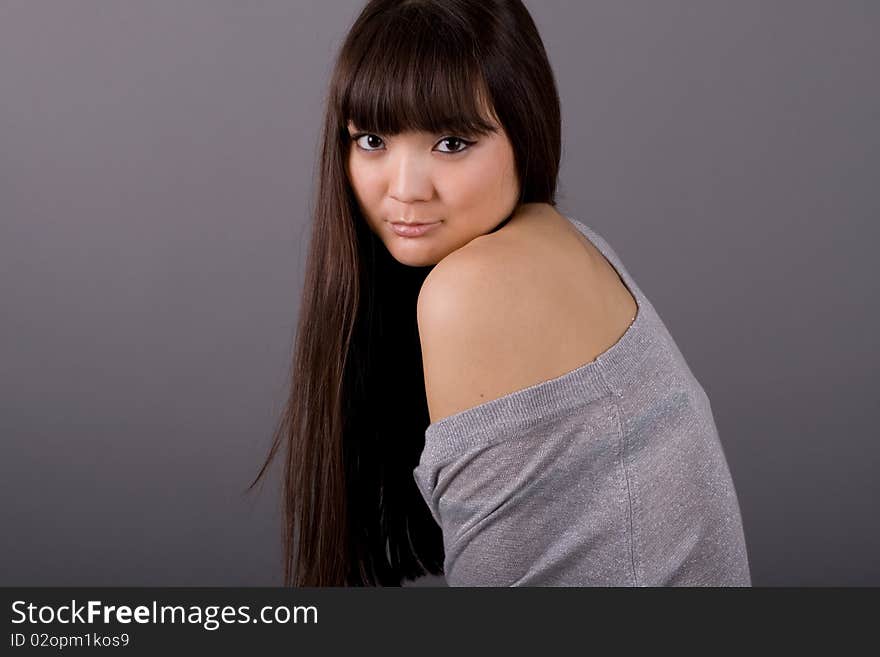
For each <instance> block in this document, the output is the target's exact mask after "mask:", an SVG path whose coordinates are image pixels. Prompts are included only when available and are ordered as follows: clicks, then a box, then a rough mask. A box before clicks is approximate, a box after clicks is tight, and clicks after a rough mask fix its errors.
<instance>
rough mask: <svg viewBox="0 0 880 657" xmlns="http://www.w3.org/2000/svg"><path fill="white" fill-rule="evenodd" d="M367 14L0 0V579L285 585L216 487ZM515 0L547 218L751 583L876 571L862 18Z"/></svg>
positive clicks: (294, 254) (875, 50)
mask: <svg viewBox="0 0 880 657" xmlns="http://www.w3.org/2000/svg"><path fill="white" fill-rule="evenodd" d="M360 6H361V2H353V1H345V2H343V1H339V0H335V1H334V2H318V1H314V2H304V1H300V2H290V1H288V2H281V1H271V2H270V1H263V2H249V3H242V2H232V1H231V0H225V1H223V2H220V1H217V0H210V1H209V0H201V1H193V0H191V1H187V2H180V1H178V0H174V1H171V0H161V1H158V0H150V1H149V2H147V1H146V0H143V1H141V2H105V1H100V2H99V1H85V0H78V1H72V2H67V1H60V0H57V1H55V2H48V1H37V2H33V1H26V0H17V1H10V0H2V1H0V219H2V221H0V303H2V323H0V436H2V442H0V444H2V454H0V482H2V483H0V486H2V488H0V499H2V503H0V505H2V506H0V526H2V527H3V530H2V532H0V534H2V539H0V540H2V548H0V583H2V584H5V585H50V584H51V585H78V584H84V585H275V584H278V583H280V554H281V552H280V544H279V531H280V530H279V521H280V516H279V504H278V494H277V486H278V477H277V470H276V471H273V476H272V478H271V479H270V480H269V481H268V482H267V485H266V486H265V487H264V488H263V489H262V492H260V493H258V494H251V495H244V494H243V490H244V488H245V486H246V484H247V483H248V482H249V481H250V480H251V478H252V477H253V476H254V475H255V473H256V469H257V467H258V466H259V464H260V463H261V462H262V458H263V456H264V455H265V452H266V449H267V448H268V446H269V442H270V438H271V431H272V429H273V427H274V423H275V419H276V417H277V415H278V413H279V412H280V409H281V405H282V402H283V401H284V393H285V386H286V375H287V369H288V361H289V356H290V347H291V343H292V339H293V327H294V324H295V321H296V312H297V307H298V294H299V289H300V287H299V286H300V281H301V277H302V271H303V267H304V258H303V256H304V253H305V243H304V239H305V237H306V236H307V235H308V221H309V213H310V209H311V205H312V201H311V193H312V185H313V176H314V166H315V158H316V155H317V144H318V133H319V128H320V125H321V116H320V112H321V107H322V103H323V98H324V92H325V89H326V84H327V77H328V75H329V73H330V67H331V65H332V58H333V55H334V54H335V52H336V49H337V48H338V45H339V43H340V40H341V39H342V37H343V36H344V34H345V32H346V30H347V29H348V27H349V26H350V24H351V22H352V20H353V19H354V17H355V16H356V14H357V12H358V10H359V8H360ZM527 6H528V7H529V8H530V10H531V11H532V13H533V16H534V18H535V20H536V22H537V24H538V27H539V29H540V31H541V33H542V36H543V38H544V41H545V44H546V46H547V49H548V52H549V55H550V59H551V62H552V65H553V68H554V70H555V72H556V75H557V81H558V84H559V91H560V94H561V98H562V110H563V121H564V153H563V162H562V172H561V178H560V195H559V200H560V208H561V209H562V211H563V212H566V213H568V214H570V216H574V217H576V218H578V219H580V220H582V221H584V222H585V223H587V224H588V225H591V226H592V227H594V228H595V229H597V230H598V231H599V232H600V233H601V234H603V235H604V236H605V237H606V238H607V239H608V240H609V242H610V243H611V244H612V246H613V247H614V248H615V249H616V250H617V252H618V253H619V254H620V255H621V257H622V258H623V261H624V262H625V264H626V265H627V267H628V269H629V270H630V272H631V273H632V274H633V276H634V277H635V279H636V280H637V281H638V282H639V284H640V286H641V287H642V289H643V290H644V291H645V293H646V294H647V295H648V296H649V298H651V300H652V301H653V303H654V305H655V307H656V308H657V309H658V311H659V312H660V314H661V317H662V318H663V320H664V321H665V322H666V324H667V326H668V327H669V329H670V331H671V332H672V334H673V335H674V336H675V338H676V341H677V343H678V344H679V346H680V348H681V350H682V352H683V354H684V355H685V357H686V358H687V360H688V362H689V364H690V366H691V369H692V370H693V372H694V373H695V375H696V376H697V378H698V379H699V380H700V381H701V383H702V384H703V386H704V387H705V389H706V391H707V392H708V394H709V396H710V398H711V400H712V408H713V411H714V413H715V417H716V422H717V424H718V427H719V432H720V434H721V438H722V441H723V443H724V447H725V451H726V454H727V457H728V462H729V465H730V468H731V471H732V473H733V476H734V480H735V482H736V485H737V490H738V493H739V499H740V504H741V507H742V512H743V520H744V523H745V529H746V538H747V541H748V546H749V554H750V559H751V564H752V575H753V580H754V583H755V584H756V585H759V586H766V585H832V584H843V585H866V584H872V585H877V584H880V563H878V559H877V557H876V555H877V554H880V514H878V513H877V509H876V501H877V499H878V492H880V484H878V480H880V479H878V477H877V466H878V456H880V444H878V441H877V437H878V436H877V430H876V424H875V420H876V409H877V396H878V395H877V393H878V385H877V381H876V375H877V371H878V367H877V365H878V358H877V351H876V336H877V334H878V329H880V326H878V313H877V304H876V284H877V275H876V264H875V265H871V264H870V263H871V262H874V263H876V260H877V259H876V256H875V253H874V251H875V250H876V244H877V241H878V228H877V219H878V209H880V194H878V185H877V181H878V171H880V148H878V146H880V130H878V128H880V125H878V123H880V85H878V84H877V62H878V61H880V39H878V38H877V34H878V28H880V20H878V19H880V4H878V3H875V2H859V1H849V2H839V1H838V2H831V1H828V0H826V1H823V2H808V1H805V0H797V1H795V0H791V1H787V2H783V1H777V2H766V1H763V2H756V1H753V0H749V1H744V0H736V1H733V0H729V1H725V2H717V1H711V2H710V1H702V2H674V1H671V0H664V1H662V2H657V1H653V0H650V1H649V0H643V1H639V2H633V1H621V0H603V1H596V0H591V1H590V2H581V1H571V2H565V1H562V0H555V1H554V0H541V2H535V1H531V2H527ZM419 583H422V584H430V583H437V581H436V580H421V581H420V582H419Z"/></svg>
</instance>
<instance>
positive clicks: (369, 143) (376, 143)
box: [351, 133, 475, 155]
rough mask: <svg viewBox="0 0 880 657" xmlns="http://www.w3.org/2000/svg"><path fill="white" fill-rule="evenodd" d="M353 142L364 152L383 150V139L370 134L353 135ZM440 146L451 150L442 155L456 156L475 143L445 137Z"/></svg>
mask: <svg viewBox="0 0 880 657" xmlns="http://www.w3.org/2000/svg"><path fill="white" fill-rule="evenodd" d="M351 140H352V141H353V142H355V144H357V146H358V148H360V149H361V150H363V151H367V152H368V153H369V152H372V151H378V150H381V149H382V145H383V143H384V142H383V141H382V138H381V137H379V136H378V135H373V134H369V133H361V134H357V135H352V136H351ZM439 143H440V144H447V148H448V149H449V150H442V149H441V150H440V152H441V153H448V154H450V155H454V154H455V153H462V152H464V151H466V150H467V149H468V148H470V147H471V146H472V145H473V144H474V143H475V142H472V141H468V140H466V139H462V138H461V137H444V138H443V139H441V140H440V142H439Z"/></svg>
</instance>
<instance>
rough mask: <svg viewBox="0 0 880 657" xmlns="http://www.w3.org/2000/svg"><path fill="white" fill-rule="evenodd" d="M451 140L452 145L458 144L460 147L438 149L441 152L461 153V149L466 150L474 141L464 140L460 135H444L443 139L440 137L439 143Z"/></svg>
mask: <svg viewBox="0 0 880 657" xmlns="http://www.w3.org/2000/svg"><path fill="white" fill-rule="evenodd" d="M446 142H452V144H453V145H458V146H460V148H455V147H453V149H452V150H450V151H440V152H441V153H461V152H462V151H466V150H467V149H468V148H470V147H471V145H472V144H473V143H474V142H472V141H465V140H464V139H462V138H461V137H446V138H445V139H441V140H440V143H441V144H443V143H446Z"/></svg>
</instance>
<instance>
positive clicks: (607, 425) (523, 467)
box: [414, 399, 634, 586]
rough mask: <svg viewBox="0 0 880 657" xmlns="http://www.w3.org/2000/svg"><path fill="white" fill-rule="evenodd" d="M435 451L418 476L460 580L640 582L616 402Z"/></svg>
mask: <svg viewBox="0 0 880 657" xmlns="http://www.w3.org/2000/svg"><path fill="white" fill-rule="evenodd" d="M467 442H469V443H474V442H476V443H477V444H471V445H470V446H469V447H467V448H466V449H464V450H463V451H457V452H456V453H454V454H448V455H445V456H444V455H436V454H433V455H432V453H431V450H430V449H429V450H426V454H425V455H423V458H422V461H421V462H420V464H419V466H418V467H417V468H416V469H415V471H414V475H415V478H416V482H417V484H418V485H419V488H420V490H421V492H422V495H423V497H424V498H425V501H426V502H427V503H428V505H429V507H430V508H431V512H432V514H433V515H434V518H435V520H437V522H438V523H439V525H440V527H441V529H442V533H443V543H444V548H445V560H444V571H445V577H446V581H447V583H448V584H449V585H450V586H564V585H571V586H584V585H611V586H631V585H632V584H633V581H634V579H633V564H632V556H631V533H630V508H629V505H628V498H627V492H626V481H625V478H624V472H623V468H622V464H621V444H620V443H621V441H620V434H619V431H618V430H617V424H616V423H615V422H614V421H613V418H612V417H611V415H610V409H609V404H608V403H607V401H605V400H604V399H603V400H597V402H596V403H594V404H590V405H587V406H585V407H583V408H582V409H581V411H580V412H579V413H576V414H569V415H565V416H563V417H560V418H557V419H555V420H550V421H545V422H543V423H540V424H536V425H534V426H531V427H529V428H520V429H518V430H517V429H515V428H510V429H509V430H508V432H506V433H505V435H503V436H498V435H489V436H483V437H481V438H480V437H477V439H476V440H474V437H469V440H468V441H467Z"/></svg>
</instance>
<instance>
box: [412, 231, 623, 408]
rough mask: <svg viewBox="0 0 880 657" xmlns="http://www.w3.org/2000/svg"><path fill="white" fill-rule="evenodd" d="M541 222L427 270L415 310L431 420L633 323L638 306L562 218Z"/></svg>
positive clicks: (546, 369)
mask: <svg viewBox="0 0 880 657" xmlns="http://www.w3.org/2000/svg"><path fill="white" fill-rule="evenodd" d="M536 225H537V224H531V225H527V224H525V223H523V224H520V226H519V228H518V230H517V231H508V232H507V233H505V234H503V235H502V231H499V232H498V233H497V238H496V236H494V235H493V236H491V237H492V238H493V239H482V238H481V239H480V240H475V241H474V242H472V243H471V244H469V245H467V247H465V248H462V249H460V250H458V251H456V252H454V253H452V254H450V255H449V256H447V257H446V258H444V259H443V260H442V261H441V262H440V263H438V264H437V265H436V266H435V268H434V269H433V270H432V271H431V273H430V275H429V276H428V277H427V278H426V280H425V284H424V285H423V286H422V289H421V292H420V294H419V299H418V305H417V314H418V328H419V337H420V341H421V349H422V363H423V368H424V376H425V390H426V394H427V401H428V410H429V414H430V418H431V422H437V421H439V420H440V419H443V418H446V417H448V416H450V415H454V414H456V413H458V412H461V411H464V410H467V409H470V408H473V407H475V406H478V405H480V404H482V403H486V402H488V401H491V400H493V399H497V398H499V397H503V396H505V395H507V394H510V393H512V392H516V391H518V390H521V389H523V388H526V387H530V386H533V385H535V384H538V383H541V382H544V381H547V380H549V379H552V378H555V377H558V376H561V375H562V374H565V373H567V372H569V371H571V370H573V369H575V368H577V367H579V366H581V365H583V364H585V363H588V362H590V361H592V360H593V359H594V358H595V357H596V356H597V355H598V354H600V353H601V352H603V351H604V350H605V349H607V348H608V347H609V346H611V344H613V343H614V342H616V340H617V339H618V338H619V336H620V335H622V333H623V331H624V330H625V329H626V327H627V326H628V322H627V321H625V316H626V315H627V313H629V312H630V311H631V309H632V307H631V306H627V307H623V305H622V304H623V303H624V301H623V297H622V296H620V294H619V289H618V290H614V289H613V284H612V283H611V282H610V281H609V279H608V278H607V270H603V269H602V268H601V267H599V266H597V264H596V262H595V260H594V259H593V258H591V257H590V256H588V255H587V254H586V252H585V251H584V248H583V244H582V243H581V242H579V241H578V240H577V238H575V237H573V236H572V235H571V234H570V233H568V232H566V230H565V228H564V226H560V225H559V224H557V225H556V227H555V228H550V227H549V226H548V227H547V228H544V227H540V228H539V229H536V228H535V226H536ZM575 230H576V229H575ZM487 237H488V236H487ZM611 271H613V270H611ZM603 276H604V278H603ZM618 283H619V281H618ZM622 289H623V290H624V292H625V288H622ZM615 294H616V295H617V296H615ZM627 294H628V293H627ZM630 299H631V298H630Z"/></svg>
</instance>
